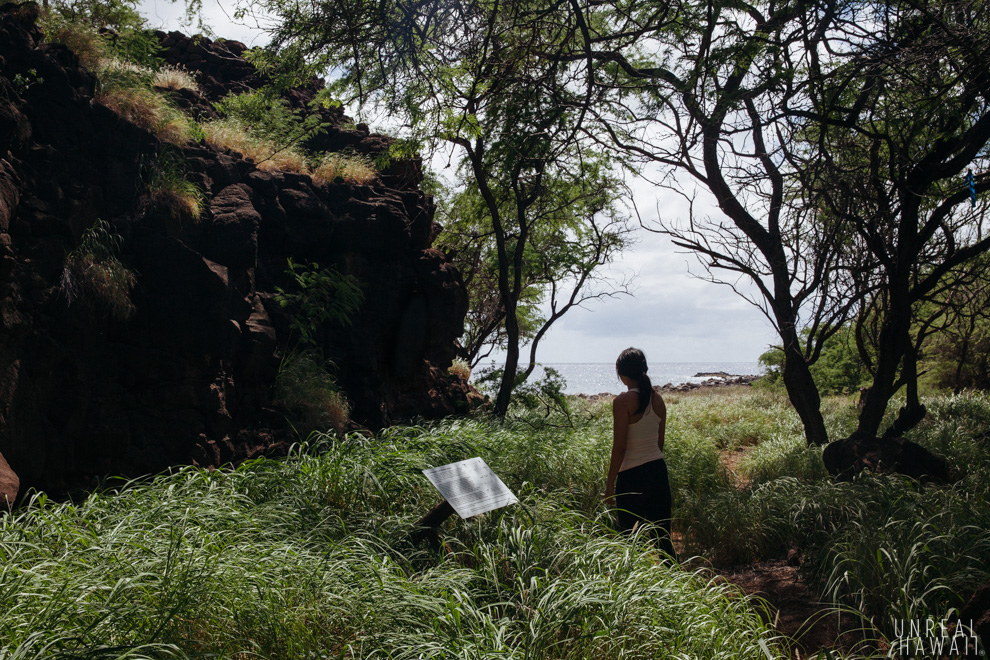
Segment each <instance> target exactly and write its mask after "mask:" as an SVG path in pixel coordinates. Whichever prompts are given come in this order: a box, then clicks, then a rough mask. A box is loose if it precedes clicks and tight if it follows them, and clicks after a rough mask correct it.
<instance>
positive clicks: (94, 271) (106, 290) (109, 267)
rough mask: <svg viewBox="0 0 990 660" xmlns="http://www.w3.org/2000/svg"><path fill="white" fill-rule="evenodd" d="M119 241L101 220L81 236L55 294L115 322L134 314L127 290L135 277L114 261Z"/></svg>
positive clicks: (68, 260)
mask: <svg viewBox="0 0 990 660" xmlns="http://www.w3.org/2000/svg"><path fill="white" fill-rule="evenodd" d="M121 240H122V239H121V238H120V236H119V235H117V234H115V233H113V230H112V228H111V226H110V224H109V223H108V222H106V221H104V220H97V221H96V223H94V224H93V226H92V227H90V228H89V229H87V230H86V231H85V232H84V233H83V235H82V239H81V240H80V241H79V246H78V247H77V248H76V249H75V250H73V251H72V252H70V253H69V255H68V256H67V257H66V259H65V265H64V266H63V268H62V276H61V279H60V280H59V291H60V293H61V294H62V295H63V296H64V297H65V300H66V302H67V303H68V304H69V305H72V304H73V303H74V302H76V301H77V300H78V301H80V302H81V303H83V304H85V305H87V306H89V307H91V308H93V309H94V310H99V311H108V312H109V313H110V314H111V315H112V316H113V317H114V318H117V319H126V318H128V317H129V316H131V314H133V313H134V309H135V308H134V303H132V302H131V289H133V288H134V283H135V281H136V277H135V275H134V273H133V271H131V270H130V269H128V268H127V267H125V266H124V265H123V264H122V263H121V262H120V260H119V259H118V258H117V251H118V250H119V248H120V244H121Z"/></svg>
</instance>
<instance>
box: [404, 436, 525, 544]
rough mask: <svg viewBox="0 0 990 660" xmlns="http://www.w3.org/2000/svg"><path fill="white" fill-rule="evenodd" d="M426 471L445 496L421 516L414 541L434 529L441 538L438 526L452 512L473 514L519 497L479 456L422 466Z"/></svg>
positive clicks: (505, 503)
mask: <svg viewBox="0 0 990 660" xmlns="http://www.w3.org/2000/svg"><path fill="white" fill-rule="evenodd" d="M423 474H425V475H426V478H427V479H429V480H430V483H431V484H433V486H434V488H436V489H437V490H438V491H440V494H441V495H443V498H444V499H443V502H441V503H440V504H438V505H437V506H435V507H433V509H431V510H430V512H429V513H427V514H426V515H425V516H423V517H422V518H421V519H420V520H419V522H418V523H417V526H418V527H419V528H420V529H419V530H418V531H417V532H416V533H415V534H414V536H413V539H414V540H415V541H419V540H421V539H422V538H424V537H425V536H427V535H428V534H430V532H432V533H433V534H432V536H433V538H434V540H435V541H437V542H438V541H439V538H438V537H439V534H438V532H437V530H438V528H439V527H440V525H441V524H442V523H443V521H444V520H446V519H447V518H449V517H450V515H451V514H452V513H455V512H456V513H457V515H459V516H460V517H461V518H470V517H472V516H477V515H479V514H482V513H485V512H488V511H492V510H494V509H500V508H502V507H503V506H508V505H509V504H515V503H516V502H518V501H519V500H518V499H516V496H515V495H514V494H513V493H512V491H511V490H509V489H508V488H507V487H506V485H505V484H504V483H502V480H501V479H499V478H498V475H497V474H495V473H494V472H492V469H491V468H490V467H488V464H487V463H485V461H484V460H483V459H482V458H480V457H478V456H476V457H474V458H469V459H467V460H464V461H458V462H456V463H449V464H447V465H441V466H439V467H434V468H429V469H428V470H423Z"/></svg>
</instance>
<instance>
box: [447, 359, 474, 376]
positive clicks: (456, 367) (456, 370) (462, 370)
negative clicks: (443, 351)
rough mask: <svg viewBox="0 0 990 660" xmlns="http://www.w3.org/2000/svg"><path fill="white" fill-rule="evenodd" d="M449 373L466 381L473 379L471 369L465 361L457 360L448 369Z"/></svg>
mask: <svg viewBox="0 0 990 660" xmlns="http://www.w3.org/2000/svg"><path fill="white" fill-rule="evenodd" d="M447 373H449V374H450V375H452V376H458V377H460V378H463V379H464V380H469V379H470V378H471V367H470V366H468V363H467V362H465V361H464V360H460V359H457V360H454V362H453V364H451V365H450V366H449V367H447Z"/></svg>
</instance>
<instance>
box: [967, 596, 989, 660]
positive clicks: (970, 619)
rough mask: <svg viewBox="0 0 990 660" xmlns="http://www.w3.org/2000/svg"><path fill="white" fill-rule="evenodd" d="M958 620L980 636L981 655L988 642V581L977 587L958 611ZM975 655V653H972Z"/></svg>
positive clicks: (984, 653) (984, 652)
mask: <svg viewBox="0 0 990 660" xmlns="http://www.w3.org/2000/svg"><path fill="white" fill-rule="evenodd" d="M959 622H960V623H961V624H963V625H965V626H967V627H969V628H971V629H972V632H974V633H975V634H976V635H977V636H978V637H979V638H980V647H979V648H980V650H982V651H983V653H982V654H981V655H982V656H986V650H987V648H988V644H990V583H988V584H985V585H983V586H982V587H980V588H979V589H977V590H976V591H975V592H974V593H973V595H972V596H971V597H970V599H969V600H968V601H967V602H966V604H965V605H964V606H963V608H962V609H961V610H960V611H959ZM974 655H975V654H974Z"/></svg>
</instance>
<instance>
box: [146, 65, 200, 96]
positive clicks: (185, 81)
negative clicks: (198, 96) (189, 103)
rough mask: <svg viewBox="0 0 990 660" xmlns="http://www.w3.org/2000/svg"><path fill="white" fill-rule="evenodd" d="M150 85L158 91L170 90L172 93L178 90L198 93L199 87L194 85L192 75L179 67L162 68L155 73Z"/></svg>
mask: <svg viewBox="0 0 990 660" xmlns="http://www.w3.org/2000/svg"><path fill="white" fill-rule="evenodd" d="M152 85H154V86H155V87H157V88H159V89H170V90H173V91H177V90H180V89H189V90H192V91H194V92H198V91H199V85H197V84H196V79H195V78H194V77H193V74H191V73H190V72H188V71H186V70H185V69H183V68H182V67H180V66H171V65H167V66H163V67H162V68H161V69H159V70H158V71H156V72H155V77H154V79H153V80H152Z"/></svg>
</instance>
